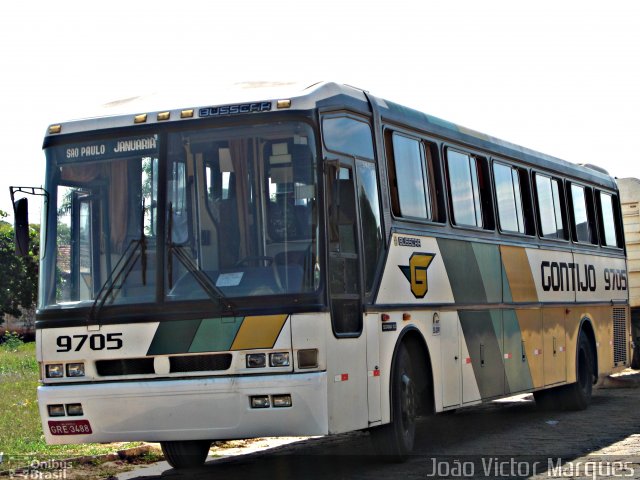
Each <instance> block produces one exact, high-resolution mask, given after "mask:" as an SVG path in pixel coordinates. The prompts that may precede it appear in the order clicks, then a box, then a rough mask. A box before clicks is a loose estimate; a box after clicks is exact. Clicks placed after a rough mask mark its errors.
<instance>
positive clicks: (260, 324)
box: [231, 315, 287, 350]
mask: <svg viewBox="0 0 640 480" xmlns="http://www.w3.org/2000/svg"><path fill="white" fill-rule="evenodd" d="M286 320H287V315H264V316H260V317H245V319H244V321H243V322H242V326H241V327H240V330H238V334H237V335H236V338H235V340H234V341H233V345H231V350H252V349H254V348H272V347H273V345H274V344H275V343H276V340H277V339H278V335H279V334H280V331H281V330H282V327H283V325H284V322H286Z"/></svg>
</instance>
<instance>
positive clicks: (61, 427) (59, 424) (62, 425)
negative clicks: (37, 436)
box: [49, 420, 93, 435]
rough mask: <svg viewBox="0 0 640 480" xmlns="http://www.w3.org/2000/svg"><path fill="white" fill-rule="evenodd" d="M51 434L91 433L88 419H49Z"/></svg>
mask: <svg viewBox="0 0 640 480" xmlns="http://www.w3.org/2000/svg"><path fill="white" fill-rule="evenodd" d="M49 431H50V432H51V435H88V434H90V433H93V432H92V431H91V425H90V424H89V420H63V421H54V420H49Z"/></svg>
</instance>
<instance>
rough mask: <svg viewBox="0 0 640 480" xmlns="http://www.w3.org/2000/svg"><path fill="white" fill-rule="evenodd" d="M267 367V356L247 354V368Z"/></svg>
mask: <svg viewBox="0 0 640 480" xmlns="http://www.w3.org/2000/svg"><path fill="white" fill-rule="evenodd" d="M266 366H267V356H266V355H265V354H264V353H249V354H247V368H263V367H266Z"/></svg>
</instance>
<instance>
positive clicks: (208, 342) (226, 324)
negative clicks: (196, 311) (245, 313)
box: [189, 317, 244, 353]
mask: <svg viewBox="0 0 640 480" xmlns="http://www.w3.org/2000/svg"><path fill="white" fill-rule="evenodd" d="M243 319H244V317H223V318H205V319H204V320H202V323H201V324H200V328H198V331H197V332H196V334H195V337H194V339H193V343H192V344H191V348H189V353H194V352H222V351H227V350H230V349H231V344H232V343H233V339H234V338H235V337H236V334H237V333H238V330H239V329H240V325H242V321H243Z"/></svg>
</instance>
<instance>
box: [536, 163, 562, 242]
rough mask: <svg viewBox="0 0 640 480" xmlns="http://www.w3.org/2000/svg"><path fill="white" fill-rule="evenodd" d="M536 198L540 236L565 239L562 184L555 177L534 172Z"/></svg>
mask: <svg viewBox="0 0 640 480" xmlns="http://www.w3.org/2000/svg"><path fill="white" fill-rule="evenodd" d="M534 178H535V184H536V198H537V206H538V222H539V225H540V236H542V237H545V238H557V239H560V240H566V239H567V229H566V228H565V220H564V219H565V213H564V202H563V196H562V185H561V183H560V180H558V179H557V178H551V177H548V176H546V175H542V174H539V173H536V174H535V175H534Z"/></svg>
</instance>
